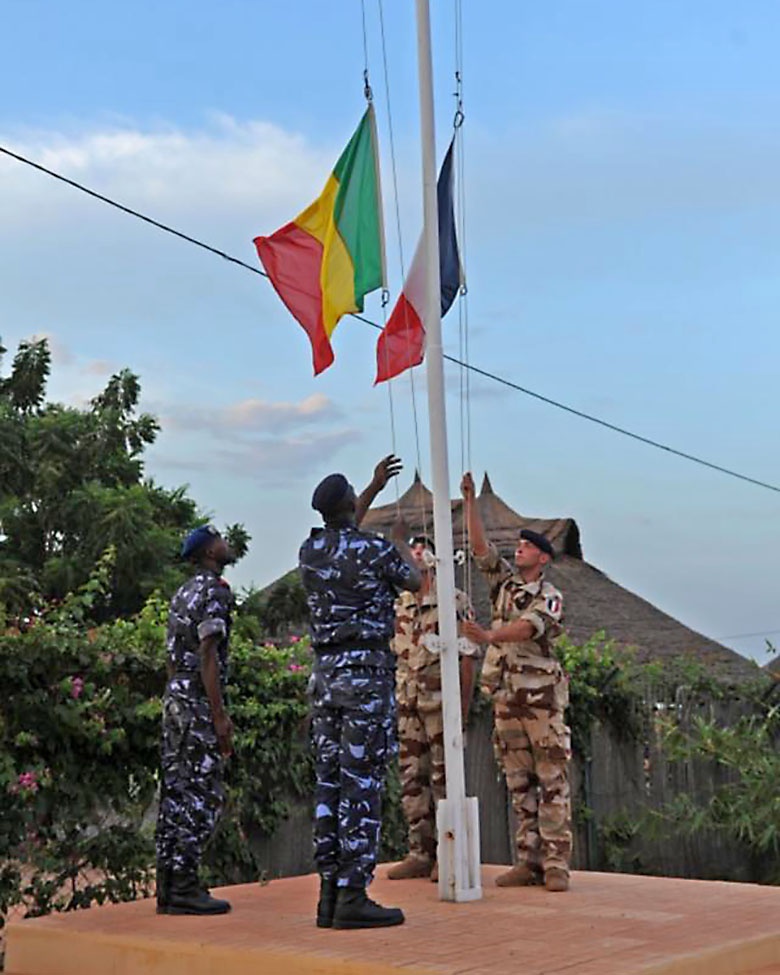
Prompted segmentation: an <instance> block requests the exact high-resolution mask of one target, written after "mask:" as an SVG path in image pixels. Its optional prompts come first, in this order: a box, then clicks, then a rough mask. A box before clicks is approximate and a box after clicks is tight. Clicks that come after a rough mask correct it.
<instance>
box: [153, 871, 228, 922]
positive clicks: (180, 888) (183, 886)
mask: <svg viewBox="0 0 780 975" xmlns="http://www.w3.org/2000/svg"><path fill="white" fill-rule="evenodd" d="M158 910H159V908H158ZM229 910H230V903H229V902H228V901H224V900H220V899H219V898H217V897H212V896H211V894H210V893H209V892H208V890H205V889H204V888H203V887H201V885H200V884H199V883H198V877H197V874H196V873H195V872H194V871H193V872H190V873H172V874H171V878H170V887H169V888H168V903H167V906H166V909H165V913H166V914H227V912H228V911H229Z"/></svg>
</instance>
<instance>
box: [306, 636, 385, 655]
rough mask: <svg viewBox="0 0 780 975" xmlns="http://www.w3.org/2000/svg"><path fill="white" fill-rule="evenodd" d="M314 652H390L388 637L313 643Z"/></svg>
mask: <svg viewBox="0 0 780 975" xmlns="http://www.w3.org/2000/svg"><path fill="white" fill-rule="evenodd" d="M312 649H313V650H314V652H315V653H319V654H322V653H343V652H345V651H347V652H348V651H350V650H381V651H385V652H387V653H390V652H391V651H390V639H389V638H388V639H386V640H360V639H354V640H343V641H341V642H339V643H315V644H313V646H312Z"/></svg>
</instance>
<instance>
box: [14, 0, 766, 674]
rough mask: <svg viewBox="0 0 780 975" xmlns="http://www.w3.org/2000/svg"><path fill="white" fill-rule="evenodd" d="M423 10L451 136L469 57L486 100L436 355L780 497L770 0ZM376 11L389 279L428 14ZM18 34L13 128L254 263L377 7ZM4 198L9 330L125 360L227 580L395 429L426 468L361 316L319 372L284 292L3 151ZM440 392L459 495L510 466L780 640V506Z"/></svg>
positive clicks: (475, 86) (509, 479)
mask: <svg viewBox="0 0 780 975" xmlns="http://www.w3.org/2000/svg"><path fill="white" fill-rule="evenodd" d="M432 7H433V8H434V9H433V12H432V19H433V48H434V87H435V92H434V97H435V106H436V120H437V146H438V150H439V156H440V157H441V155H442V154H443V152H444V149H445V148H446V144H447V142H448V140H449V138H450V134H451V130H452V118H453V114H454V108H455V103H454V99H453V92H454V90H455V70H456V66H458V65H459V66H460V67H461V72H462V79H463V96H464V111H465V117H466V118H465V124H464V127H463V143H462V147H463V175H464V183H463V199H464V201H465V208H464V220H463V226H464V230H465V235H464V240H463V242H462V245H463V249H464V254H465V257H464V260H465V264H466V273H467V276H468V284H469V292H468V299H467V307H461V309H460V310H459V309H458V308H457V307H456V308H454V309H453V310H452V311H451V312H450V314H449V315H448V316H447V318H446V319H445V320H444V340H445V350H446V351H447V352H448V353H450V354H452V355H455V356H456V357H457V356H459V354H460V350H461V349H462V348H463V342H464V336H465V335H466V334H467V336H468V349H469V358H470V361H471V362H472V363H473V364H474V365H475V366H478V367H479V368H481V369H484V370H487V371H491V372H495V373H496V374H498V375H500V376H502V377H505V378H506V379H509V380H510V381H512V382H514V383H517V384H519V385H521V386H523V387H526V388H528V389H531V390H533V391H535V392H538V393H540V394H542V395H544V396H547V397H549V398H551V399H554V400H557V401H559V402H562V403H565V404H567V405H569V406H571V407H573V408H575V409H578V410H581V411H584V412H588V413H592V414H595V415H597V416H599V417H601V418H602V419H604V420H606V421H608V422H610V423H613V424H616V425H618V426H622V427H626V428H629V429H631V430H633V431H635V432H636V433H638V434H641V435H643V436H645V437H649V438H651V439H654V440H657V441H660V442H662V443H665V444H668V445H670V446H672V447H675V448H677V449H679V450H682V451H685V452H687V453H691V454H694V455H697V456H699V457H702V458H704V459H706V460H709V461H711V462H713V463H716V464H719V465H722V466H724V467H727V468H731V469H734V470H736V471H739V472H741V473H744V474H746V475H748V476H751V477H754V478H757V479H759V480H762V481H766V482H769V483H770V484H774V485H780V457H779V456H778V451H777V438H778V435H777V406H776V398H775V389H776V386H777V379H778V358H779V356H780V331H778V329H777V327H776V321H777V312H778V307H780V274H779V273H778V272H780V220H779V219H778V218H779V217H780V192H778V186H779V179H780V178H779V177H778V173H780V128H778V126H777V123H776V119H777V116H778V113H779V111H780V62H778V59H777V56H776V39H777V37H778V36H780V5H778V4H777V3H775V2H774V0H764V2H762V0H744V2H743V3H741V4H735V3H733V2H725V0H654V2H653V3H649V2H648V3H643V4H625V3H624V2H622V0H589V2H587V3H585V2H583V0H556V2H555V3H546V4H538V3H531V2H527V0H523V2H518V0H488V2H484V3H476V2H475V0H463V3H462V29H461V31H460V35H459V37H460V41H461V47H462V59H461V60H460V61H458V60H457V59H456V49H457V44H456V41H457V39H458V38H457V37H456V30H455V24H456V17H455V13H456V10H457V4H456V3H454V2H446V3H445V2H434V3H433V4H432ZM364 9H365V26H366V29H365V37H366V42H367V55H368V68H369V76H370V80H371V84H372V88H373V92H374V97H375V104H376V110H377V118H378V126H379V137H380V152H381V162H382V184H383V194H384V208H385V223H386V229H387V255H388V272H389V284H390V291H391V295H392V298H393V299H394V298H395V297H396V296H397V294H398V290H399V286H400V282H401V280H402V268H403V267H404V266H405V265H406V263H407V262H408V260H409V258H410V256H411V253H412V252H413V249H414V245H415V242H416V239H417V236H418V234H419V231H420V225H421V205H422V204H421V175H420V136H419V112H418V92H417V67H416V38H415V18H414V4H413V3H412V0H394V2H392V3H389V2H388V3H385V4H384V6H383V8H380V5H379V4H378V3H377V2H376V0H365V8H364ZM380 9H382V14H383V15H382V18H381V20H380ZM3 19H4V29H3V37H2V40H0V45H1V48H0V50H1V54H2V56H0V87H1V88H2V90H3V91H4V92H6V97H5V98H4V99H2V102H0V145H1V146H4V147H6V148H9V149H11V150H13V151H15V152H18V153H21V154H22V155H25V156H27V157H29V158H31V159H33V160H35V161H37V162H39V163H41V164H42V165H45V166H47V167H49V168H51V169H54V170H56V171H57V172H59V173H61V174H62V175H64V176H67V177H68V178H71V179H74V180H76V181H78V182H80V183H83V184H85V185H87V186H89V187H90V188H92V189H94V190H96V191H97V192H99V193H102V194H104V195H107V196H109V197H111V198H114V199H116V200H118V201H119V202H121V203H123V204H125V205H126V206H129V207H131V208H133V209H136V210H139V211H141V212H143V213H145V214H147V215H149V216H150V217H153V218H154V219H156V220H158V221H161V222H163V223H166V224H169V225H171V226H173V227H175V228H176V229H178V230H180V231H182V232H184V233H186V234H188V235H190V236H193V237H196V238H198V239H200V240H202V241H204V242H206V243H208V244H210V245H211V246H213V247H216V248H218V249H221V250H224V251H225V252H227V253H229V254H231V255H235V256H236V257H238V258H240V259H241V260H243V261H245V262H247V263H249V264H252V265H257V266H258V267H259V264H258V262H257V256H256V253H255V249H254V246H253V243H252V240H253V238H254V237H255V236H257V235H259V234H268V233H270V232H272V231H273V230H275V229H276V228H278V227H279V226H281V225H282V224H284V223H286V222H287V221H288V220H290V219H292V218H293V217H294V216H295V215H296V214H297V213H298V212H299V211H300V210H302V209H303V208H304V207H305V206H306V205H307V204H308V203H310V202H311V201H312V200H313V199H314V198H315V196H317V195H318V194H319V192H320V190H321V188H322V186H323V184H324V182H325V179H326V178H327V175H328V173H329V172H330V170H331V168H332V166H333V164H334V163H335V161H336V159H337V158H338V156H339V154H340V152H341V150H342V149H343V147H344V145H345V144H346V142H347V141H348V139H349V137H350V135H351V133H352V131H353V130H354V128H355V126H356V124H357V122H358V120H359V118H360V115H361V113H362V111H363V107H364V102H363V78H362V75H363V69H364V65H365V58H364V43H363V26H362V25H363V8H362V7H361V4H360V3H359V2H357V0H337V2H335V3H332V4H329V5H328V11H327V16H323V7H322V4H321V3H317V2H314V0H298V2H296V3H294V4H291V3H288V4H278V3H269V2H265V3H262V2H257V0H222V2H220V3H219V4H214V3H205V2H201V0H188V2H187V3H184V2H181V0H166V2H165V3H159V2H151V0H135V2H134V3H133V4H106V3H103V2H100V0H69V2H68V3H67V4H66V3H64V2H62V0H58V2H54V0H6V3H5V4H4V8H3ZM382 27H384V31H383V30H382ZM383 33H384V41H385V43H384V45H383V43H382V35H383ZM385 65H386V70H385ZM391 123H392V124H391ZM391 147H392V149H393V150H394V151H393V152H391ZM0 214H1V215H2V219H0V252H1V253H2V261H0V296H2V297H0V336H2V339H3V344H4V345H6V346H7V347H8V348H9V349H10V350H11V352H13V351H14V350H15V348H16V346H17V345H18V342H19V341H21V340H22V339H26V338H30V337H32V336H33V335H47V336H48V337H49V339H50V342H51V345H52V349H53V353H54V367H53V373H52V378H51V382H50V387H49V389H50V396H51V398H53V399H56V400H59V401H62V402H68V403H75V404H83V403H85V402H86V401H87V400H88V399H89V398H90V397H91V396H94V395H95V394H97V393H98V392H99V391H100V390H101V389H102V387H103V385H104V384H105V382H106V380H107V379H108V377H109V376H110V374H111V373H112V372H113V371H114V370H117V369H121V368H125V367H126V368H130V369H132V370H133V371H134V372H136V373H138V374H139V376H140V378H141V383H142V388H143V399H142V406H143V408H144V409H145V410H147V411H149V412H152V413H155V414H156V415H157V416H158V417H159V418H160V421H161V423H162V428H163V429H162V433H161V435H160V437H159V439H158V441H157V443H156V444H155V445H154V447H153V448H152V449H151V450H150V451H149V454H148V458H147V465H146V470H147V473H148V474H149V476H151V477H153V478H154V479H155V480H156V481H157V482H159V483H162V484H164V485H166V486H168V487H175V486H178V485H182V484H186V485H188V486H189V491H190V493H191V495H192V496H193V497H194V498H195V499H196V500H197V501H198V503H199V505H200V506H201V508H202V509H203V511H204V512H206V513H208V514H209V515H210V516H211V517H212V519H213V520H214V521H215V523H217V524H218V525H225V524H228V523H232V522H236V521H241V522H243V523H244V524H245V525H246V527H247V529H248V530H249V531H250V533H251V534H252V539H253V541H252V546H251V550H250V553H249V555H248V556H247V557H246V558H245V559H244V560H243V561H242V562H241V563H240V564H239V565H238V566H236V567H235V569H233V570H232V573H231V578H232V579H233V581H234V583H235V584H237V585H238V586H239V587H246V586H249V585H252V584H254V585H265V584H267V583H268V582H270V581H271V580H273V579H274V578H276V577H277V576H278V575H279V574H281V573H282V572H283V571H286V570H287V569H289V568H291V567H292V566H293V565H294V564H295V561H296V553H297V549H298V545H299V544H300V541H301V540H302V538H303V537H304V536H305V535H306V534H307V532H308V530H309V527H310V526H311V525H312V524H314V523H315V522H316V519H315V515H314V513H313V512H312V511H311V509H310V498H311V491H312V488H313V486H314V485H315V484H316V483H317V481H318V480H319V479H320V478H321V477H322V476H324V475H325V474H328V473H330V472H332V471H334V470H342V471H344V472H345V473H346V474H347V475H348V476H349V477H350V479H352V480H353V481H354V482H355V483H356V484H357V485H358V487H360V486H362V485H364V484H365V483H366V482H367V481H368V480H369V478H370V476H371V472H372V470H373V467H374V464H375V463H376V461H377V460H378V459H379V458H380V457H381V456H383V455H384V454H386V453H388V452H390V451H391V450H395V451H396V452H397V453H398V454H399V455H400V456H401V457H402V458H403V460H404V463H405V470H404V473H403V474H402V476H401V478H400V483H399V485H398V488H399V489H400V490H401V491H403V490H405V489H406V487H407V486H408V485H409V483H410V481H411V477H412V475H413V472H414V469H415V468H416V467H419V469H420V471H421V473H422V476H423V479H424V480H427V481H428V482H430V461H429V447H428V418H427V409H426V385H425V371H424V368H422V369H417V370H415V371H414V372H413V373H411V374H407V375H406V376H405V377H402V378H401V379H399V380H398V381H396V382H395V383H393V388H392V394H391V395H390V394H388V390H387V388H385V387H381V386H380V387H377V388H374V387H373V385H372V384H373V377H374V363H375V343H376V332H375V330H374V329H372V328H371V327H370V326H368V325H365V324H362V323H360V322H358V321H355V320H353V319H344V320H343V321H342V322H341V324H340V325H339V327H338V329H337V331H336V333H335V336H334V349H335V352H336V362H335V364H334V365H333V366H332V367H331V368H330V369H329V370H328V371H327V372H325V373H324V374H323V375H321V376H320V377H318V378H316V379H315V378H314V377H313V376H312V373H311V357H310V351H309V348H308V343H307V339H306V337H305V335H304V333H303V331H302V330H301V329H300V327H299V326H298V325H297V324H296V323H295V322H294V320H293V319H292V318H291V317H290V316H289V313H288V312H287V311H286V309H285V308H284V306H283V305H282V304H281V303H280V301H279V300H278V298H277V297H276V295H275V293H274V292H273V290H272V288H271V287H270V286H269V284H268V282H267V281H266V280H264V279H263V278H262V277H260V276H258V275H256V274H252V273H250V272H249V271H248V270H246V269H244V268H241V267H239V266H236V265H234V264H231V263H228V262H226V261H224V260H222V259H220V258H219V257H216V256H214V255H212V254H209V253H207V252H205V251H203V250H201V249H198V248H196V247H194V246H192V245H190V244H187V243H185V242H183V241H181V240H178V239H176V238H174V237H171V236H169V235H166V234H164V233H161V232H160V231H158V230H155V229H154V228H153V227H150V226H149V225H147V224H144V223H141V222H140V221H137V220H134V219H133V218H131V217H128V216H126V215H124V214H122V213H120V212H118V211H116V210H113V209H111V208H109V207H107V206H105V205H103V204H101V203H99V202H97V201H95V200H93V199H90V198H88V197H87V196H85V195H84V194H81V193H79V192H77V191H75V190H73V189H72V188H70V187H68V186H65V185H64V184H62V183H58V182H56V181H54V180H52V179H50V178H49V177H46V176H45V175H43V174H41V173H39V172H37V171H35V170H33V169H32V168H30V167H27V166H24V165H22V164H20V163H18V162H16V161H14V160H12V159H10V158H8V157H7V156H2V155H0ZM399 227H400V236H399V233H398V229H399ZM366 315H367V317H369V318H370V319H372V320H373V321H375V322H380V321H381V319H382V308H381V304H380V300H379V297H378V296H377V295H372V296H370V297H369V298H368V299H367V302H366ZM9 365H10V356H9V357H8V358H7V361H6V363H5V368H6V369H7V368H8V366H9ZM446 379H447V388H448V396H447V407H448V427H449V435H450V437H449V444H450V481H451V486H452V495H453V496H456V494H457V490H458V483H459V479H460V473H461V469H462V468H463V467H467V466H468V467H471V468H473V470H474V471H475V474H476V476H477V478H480V477H481V475H482V472H483V471H485V470H487V471H489V473H490V477H491V481H492V484H493V487H494V489H495V491H496V492H497V493H498V494H500V495H501V496H502V497H503V498H504V499H505V500H506V501H507V502H508V503H509V504H510V505H511V506H512V507H513V508H515V510H517V511H519V512H520V513H522V514H524V515H529V516H542V517H561V516H569V517H573V518H575V519H576V521H577V523H578V525H579V527H580V531H581V535H582V542H583V548H584V554H585V557H586V559H587V560H588V561H590V562H592V563H593V564H595V565H597V566H598V567H599V568H600V569H602V570H603V571H604V572H606V573H607V574H608V575H609V576H610V577H611V578H613V579H614V580H616V581H617V582H619V583H620V584H621V585H623V586H625V587H627V588H629V589H631V590H633V591H634V592H637V593H638V594H640V595H641V596H643V597H644V598H646V599H649V600H650V601H651V602H653V603H654V604H656V605H657V606H659V607H660V608H661V609H663V610H664V611H666V612H668V613H670V614H672V615H673V616H675V617H677V618H678V619H680V620H682V621H683V622H685V623H686V624H687V625H689V626H691V627H693V628H694V629H696V630H698V631H699V632H702V633H704V634H706V635H707V636H710V637H713V638H715V639H718V640H720V641H721V642H723V643H725V644H726V645H727V646H731V647H733V648H734V649H736V650H739V651H740V652H742V653H744V654H746V655H748V656H752V657H754V658H755V659H757V660H758V661H759V662H760V663H765V662H766V661H767V660H768V657H767V651H766V640H767V639H769V640H775V641H780V609H778V600H777V596H776V588H777V575H778V573H777V567H776V562H777V556H776V553H777V552H778V551H780V520H779V519H778V506H779V505H780V495H778V493H776V492H772V491H769V490H766V489H762V488H759V487H757V486H754V485H751V484H747V483H744V482H740V481H738V480H736V479H733V478H730V477H728V476H725V475H723V474H720V473H717V472H715V471H712V470H708V469H705V468H703V467H700V466H696V465H693V464H691V463H689V462H687V461H684V460H682V459H680V458H677V457H674V456H671V455H669V454H668V453H665V452H663V451H659V450H655V449H652V448H651V447H648V446H646V445H643V444H640V443H636V442H634V441H631V440H628V439H626V438H624V437H621V436H619V435H617V434H615V433H613V432H610V431H608V430H605V429H603V428H600V427H597V426H595V425H592V424H589V423H587V422H586V421H584V420H582V419H579V418H577V417H575V416H572V415H570V414H567V413H564V412H561V411H559V410H556V409H555V408H553V407H551V406H549V405H547V404H544V403H541V402H539V401H537V400H534V399H532V398H530V397H528V396H525V395H523V394H522V393H520V392H517V391H512V390H510V389H507V388H506V387H502V386H500V385H498V384H496V383H493V382H490V381H489V380H487V379H483V378H480V377H472V379H471V382H470V388H469V395H468V397H466V396H464V395H463V394H462V389H463V383H462V380H461V375H460V372H459V370H458V369H457V367H454V366H452V367H448V368H447V370H446ZM463 417H466V418H468V422H462V418H463ZM466 427H469V428H470V436H468V435H467V433H466ZM395 497H396V489H395V487H393V486H390V487H388V488H387V489H386V491H385V493H384V495H382V496H381V498H380V500H381V501H382V502H385V503H386V502H389V501H392V500H393V499H394V498H395Z"/></svg>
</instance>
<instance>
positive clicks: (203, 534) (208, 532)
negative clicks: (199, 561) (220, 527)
mask: <svg viewBox="0 0 780 975" xmlns="http://www.w3.org/2000/svg"><path fill="white" fill-rule="evenodd" d="M218 535H219V532H218V531H217V529H216V528H215V527H214V526H213V525H201V526H200V527H199V528H193V529H192V531H191V532H190V533H189V535H187V537H186V538H185V539H184V541H183V542H182V543H181V557H182V558H183V559H188V558H189V557H190V556H191V555H194V554H195V553H196V552H197V551H198V549H199V548H202V547H203V546H204V545H205V544H206V542H210V541H211V539H212V538H216V537H217V536H218Z"/></svg>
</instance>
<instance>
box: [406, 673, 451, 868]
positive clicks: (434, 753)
mask: <svg viewBox="0 0 780 975" xmlns="http://www.w3.org/2000/svg"><path fill="white" fill-rule="evenodd" d="M398 738H399V745H400V756H399V761H400V773H401V804H402V806H403V811H404V816H405V818H406V822H407V824H408V827H409V853H411V854H412V855H413V856H418V857H420V858H422V859H426V860H435V859H436V803H437V802H438V801H439V799H443V798H444V796H445V792H446V788H445V786H446V780H445V777H444V720H443V716H442V707H441V694H440V693H439V694H437V695H436V699H435V700H426V698H425V696H424V695H423V694H422V693H420V694H417V693H412V694H411V695H409V696H407V695H406V694H405V693H404V690H403V689H402V688H401V686H400V685H399V694H398Z"/></svg>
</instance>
